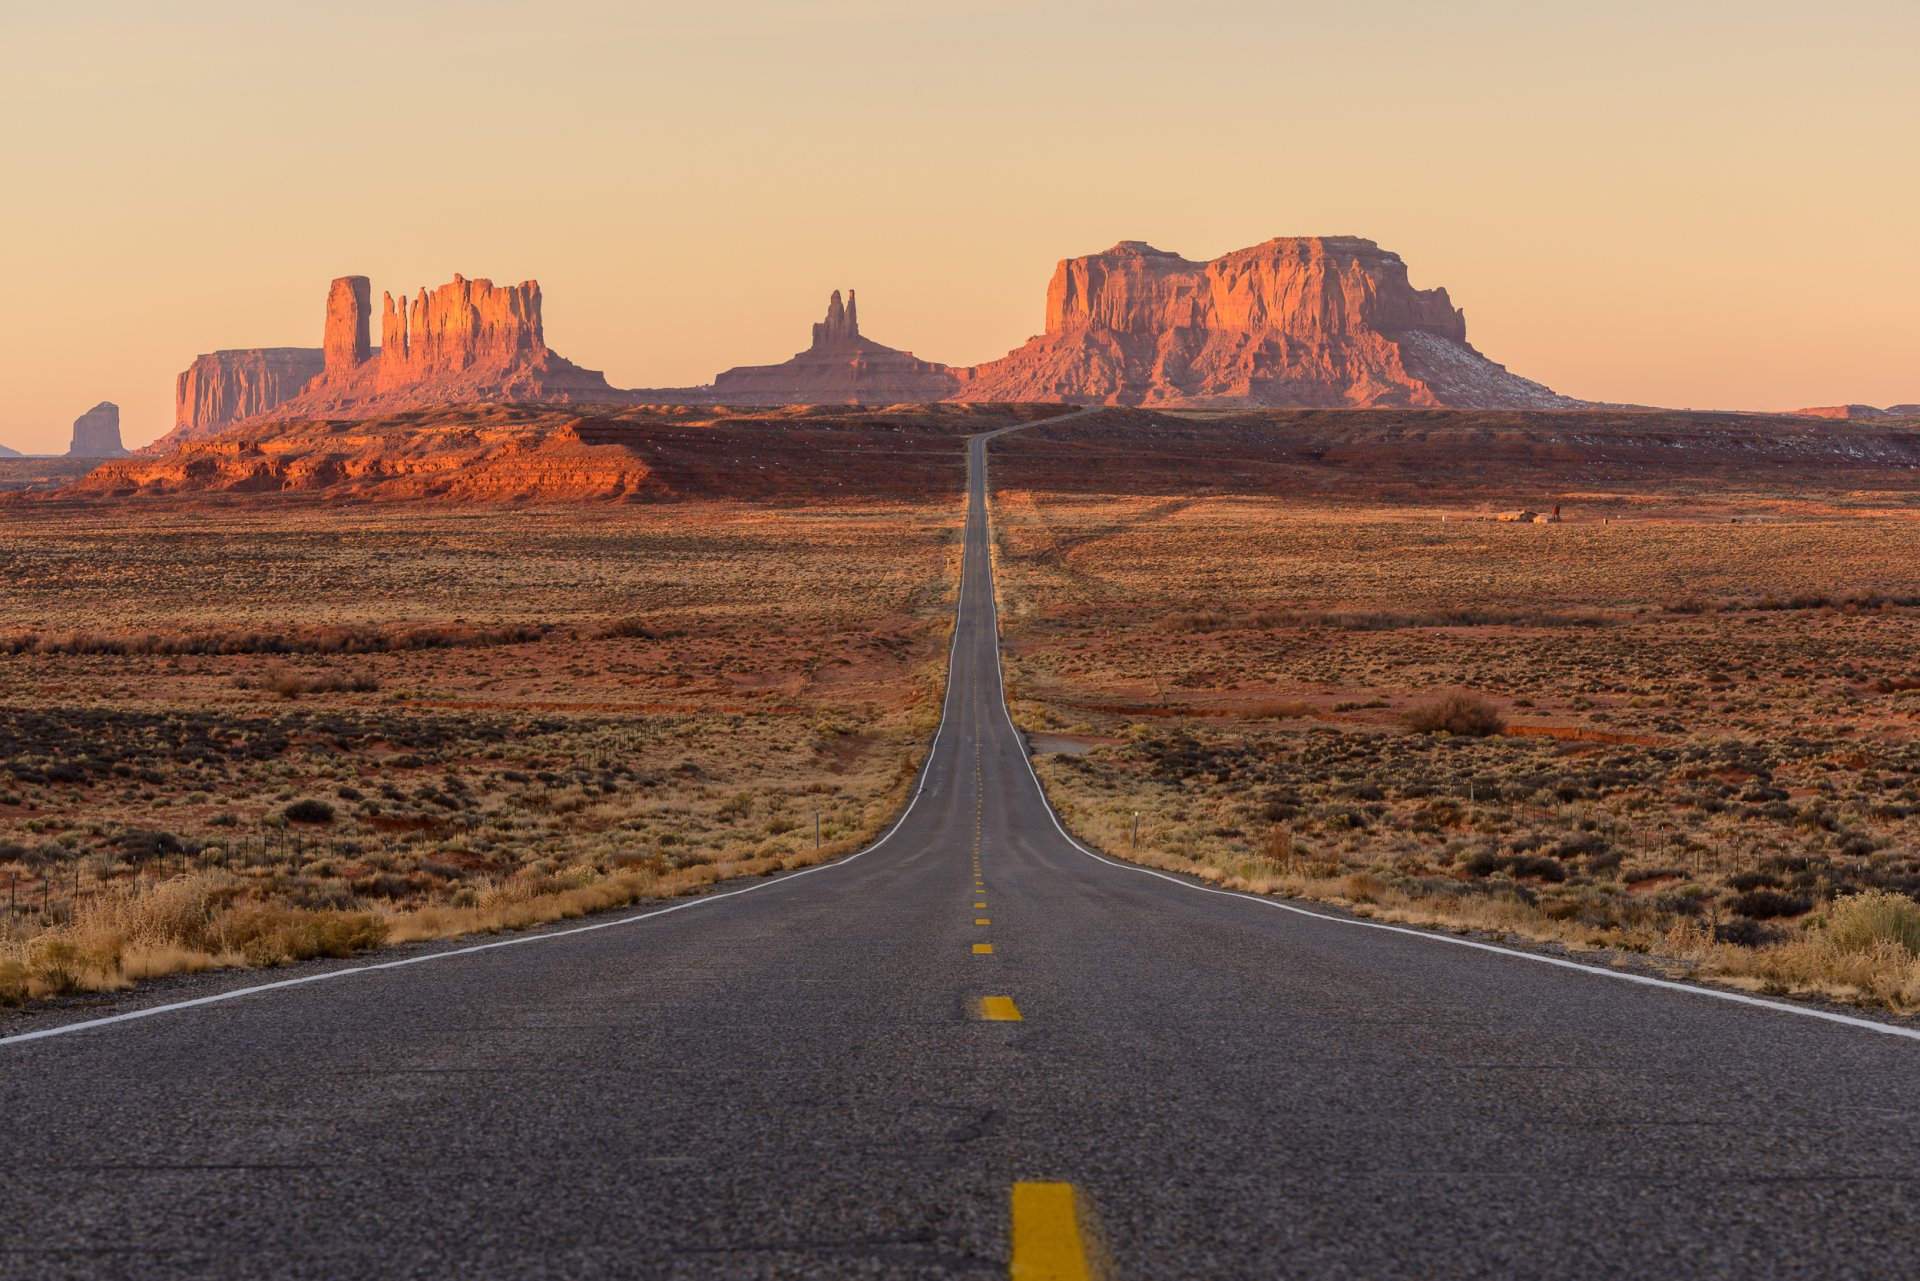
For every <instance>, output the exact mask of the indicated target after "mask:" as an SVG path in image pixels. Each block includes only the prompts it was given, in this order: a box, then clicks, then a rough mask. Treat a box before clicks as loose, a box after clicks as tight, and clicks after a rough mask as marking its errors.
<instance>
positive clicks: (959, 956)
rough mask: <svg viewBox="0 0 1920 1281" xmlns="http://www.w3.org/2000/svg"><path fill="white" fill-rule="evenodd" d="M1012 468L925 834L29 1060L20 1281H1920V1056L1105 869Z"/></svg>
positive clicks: (1698, 997)
mask: <svg viewBox="0 0 1920 1281" xmlns="http://www.w3.org/2000/svg"><path fill="white" fill-rule="evenodd" d="M986 443H987V442H986V440H985V439H984V438H981V439H976V440H975V441H974V442H973V444H972V447H971V452H970V468H969V488H970V503H969V509H968V517H967V527H966V535H965V537H966V558H965V568H964V571H963V581H962V590H961V600H960V605H959V610H958V617H957V620H956V624H955V628H956V630H955V637H954V645H953V653H952V666H951V671H950V679H949V682H948V690H947V695H946V705H945V709H944V717H943V721H942V724H941V728H940V731H939V735H938V738H937V739H936V741H935V744H934V746H933V748H932V750H931V752H930V754H929V756H928V759H927V762H926V765H925V767H924V770H923V773H922V775H921V778H920V780H919V788H918V792H917V795H916V796H915V798H914V800H913V803H912V805H911V806H910V808H909V809H908V810H907V812H906V813H905V814H904V816H903V817H902V818H901V819H900V820H899V822H898V823H897V824H896V826H895V827H894V828H893V829H892V830H891V831H890V832H889V833H888V834H887V835H886V836H885V837H884V838H883V839H882V840H881V841H880V842H878V843H877V844H876V845H874V846H872V847H870V848H869V849H868V850H866V851H865V852H862V853H860V854H857V855H853V856H850V857H847V858H844V859H842V860H840V861H838V862H836V863H832V864H827V865H824V866H822V867H818V868H814V869H809V870H806V871H801V872H796V873H791V874H787V875H785V876H782V877H777V878H770V879H765V880H759V881H754V882H750V883H745V884H740V883H734V884H726V885H721V886H719V887H716V889H715V890H713V891H712V892H711V893H709V894H707V895H705V896H703V897H701V898H697V899H690V900H676V901H673V902H670V903H666V904H655V905H650V906H647V907H643V908H638V909H634V910H632V911H629V912H626V913H621V914H617V915H615V916H612V917H606V918H598V919H595V920H592V921H590V922H589V923H588V924H587V925H586V926H585V927H584V928H583V927H581V926H579V925H574V926H572V927H566V928H556V929H550V930H547V931H544V932H540V933H536V934H531V935H525V936H516V937H514V938H512V939H508V940H496V941H493V942H492V943H490V944H487V945H483V946H480V947H474V946H472V945H459V944H454V945H447V946H444V947H442V948H440V949H438V950H437V951H430V952H427V953H424V954H416V955H415V956H409V957H407V958H406V959H405V960H404V961H403V962H402V963H399V964H383V963H382V961H381V958H379V957H377V956H376V957H375V958H374V959H373V960H372V961H371V962H369V961H365V960H362V961H356V962H347V963H339V962H336V963H332V964H330V965H325V966H317V967H305V968H295V969H293V970H289V971H285V972H281V973H270V974H267V975H265V976H262V975H260V974H257V973H256V974H236V975H231V976H224V977H222V978H220V979H219V980H218V981H210V980H200V981H199V983H200V986H198V987H196V988H195V989H194V991H195V992H196V994H198V993H205V992H214V993H216V994H222V993H237V994H235V995H231V996H230V998H229V999H214V1000H211V1001H207V1002H205V1003H197V1004H184V1005H183V1004H181V1003H180V1001H179V997H178V995H177V990H176V995H174V996H172V997H169V996H168V995H166V992H167V989H166V987H165V985H160V986H157V987H155V988H153V989H150V990H149V991H148V992H146V993H143V994H136V995H134V996H132V997H126V998H118V999H116V1000H115V1001H114V1002H112V1003H111V1004H110V1005H109V1006H108V1007H107V1009H106V1011H105V1012H104V1013H103V1014H100V1015H96V1016H95V1017H93V1018H90V1019H86V1020H85V1022H86V1024H87V1025H86V1026H76V1024H75V1022H74V1020H75V1019H76V1018H77V1017H80V1016H76V1015H74V1014H73V1013H71V1012H68V1013H65V1014H59V1015H51V1014H50V1015H46V1016H42V1017H39V1018H37V1019H27V1020H24V1021H21V1020H16V1021H15V1022H14V1023H13V1024H12V1025H11V1026H10V1027H9V1028H8V1031H9V1032H11V1033H12V1035H11V1036H10V1037H6V1038H0V1133H4V1136H5V1150H4V1156H3V1157H0V1277H7V1278H29V1277H35V1278H37V1277H128V1278H169V1277H194V1278H213V1277H235V1278H254V1277H298V1278H359V1277H461V1278H481V1277H489V1278H490V1277H500V1278H539V1277H598V1276H617V1277H668V1278H679V1277H687V1278H694V1277H991V1276H1006V1275H1008V1274H1009V1272H1010V1271H1011V1274H1012V1275H1013V1276H1016V1277H1023V1278H1068V1277H1077V1276H1089V1275H1102V1274H1103V1270H1104V1274H1106V1275H1112V1276H1119V1277H1126V1278H1159V1277H1169V1278H1186V1277H1352V1278H1386V1277H1422V1278H1425V1277H1542V1278H1545V1277H1660V1278H1668V1277H1672V1278H1690V1277H1729V1278H1734V1277H1738V1278H1758V1277H1848V1278H1862V1277H1888V1278H1894V1277H1911V1276H1915V1275H1920V1042H1916V1040H1915V1039H1914V1038H1913V1037H1912V1036H1910V1035H1904V1034H1896V1033H1889V1032H1886V1031H1882V1030H1875V1028H1874V1026H1873V1025H1872V1024H1869V1023H1867V1022H1865V1021H1864V1020H1862V1021H1859V1022H1858V1023H1856V1022H1848V1021H1844V1020H1835V1019H1832V1018H1824V1017H1817V1016H1813V1015H1809V1014H1807V1013H1796V1012H1793V1011H1792V1010H1790V1009H1786V1008H1781V1007H1778V1006H1771V1005H1769V1004H1766V1003H1746V1002H1742V1001H1739V1000H1737V999H1733V1000H1730V999H1723V998H1720V997H1714V996H1709V995H1703V994H1702V993H1701V992H1700V991H1698V990H1690V989H1684V988H1680V987H1678V986H1664V987H1663V986H1658V985H1654V984H1649V983H1644V982H1635V981H1631V980H1626V979H1622V978H1620V977H1618V976H1616V975H1609V974H1605V973H1598V972H1595V971H1591V970H1587V969H1583V968H1579V967H1575V966H1569V965H1559V964H1550V963H1545V962H1542V961H1540V960H1538V959H1528V958H1526V957H1523V956H1518V955H1514V954H1511V953H1505V952H1502V951H1499V950H1497V949H1491V948H1484V947H1473V946H1465V945H1462V944H1461V943H1460V942H1459V941H1458V940H1453V939H1450V938H1449V937H1448V936H1444V935H1432V934H1422V933H1418V932H1414V931H1396V930H1390V929H1380V928H1374V927H1371V926H1367V925H1357V924H1355V923H1353V922H1352V921H1350V920H1342V919H1326V918H1323V917H1320V916H1316V915H1312V914H1308V913H1306V912H1303V911H1300V910H1292V909H1290V908H1289V907H1287V906H1276V905H1275V904H1274V903H1273V902H1272V901H1266V902H1262V901H1256V900H1254V899H1250V898H1247V897H1243V896H1238V895H1232V894H1225V893H1219V892H1208V891H1207V889H1206V888H1205V887H1204V886H1203V885H1202V883H1200V882H1198V881H1189V880H1186V879H1183V878H1179V877H1173V876H1168V875H1165V874H1157V873H1153V872H1149V871H1147V870H1144V869H1140V868H1136V867H1131V866H1127V865H1123V864H1119V863H1114V862H1110V861H1107V860H1105V859H1102V858H1099V857H1096V856H1094V855H1093V854H1091V853H1089V852H1087V851H1085V850H1083V849H1081V848H1080V847H1078V846H1077V845H1075V844H1074V843H1072V842H1071V841H1070V840H1069V839H1068V838H1067V837H1066V836H1065V834H1064V833H1063V832H1062V831H1061V830H1060V829H1059V827H1058V826H1057V825H1056V823H1055V821H1054V818H1053V816H1052V814H1051V812H1050V811H1049V809H1048V807H1047V805H1046V802H1045V800H1044V799H1043V798H1042V796H1041V793H1040V790H1039V787H1038V784H1037V783H1036V782H1035V779H1034V776H1033V774H1032V772H1031V770H1030V769H1029V767H1028V763H1027V757H1026V749H1025V745H1024V743H1023V742H1022V740H1021V737H1020V735H1019V734H1018V733H1017V732H1015V730H1014V729H1013V727H1012V725H1011V723H1010V722H1009V720H1008V718H1007V714H1006V710H1005V707H1004V704H1003V702H1002V693H1001V679H1000V667H999V658H998V636H997V625H996V619H995V613H994V607H993V592H992V578H991V574H992V571H991V566H990V558H989V555H988V526H987V511H986V503H985V494H986V489H985V479H986V478H985V467H986ZM420 955H424V956H425V958H426V959H418V956H420ZM320 974H328V975H331V976H332V977H328V978H325V979H316V978H315V977H314V976H316V975H320ZM286 978H292V979H294V980H296V981H294V982H292V983H290V984H282V983H281V980H283V979H286ZM302 980H305V981H302ZM263 984H264V985H265V986H263ZM169 1001H171V1002H173V1004H171V1005H169V1004H168V1002H169ZM128 1014H131V1015H135V1016H136V1017H125V1015H128ZM62 1020H65V1022H64V1023H63V1022H62ZM63 1028H64V1029H66V1030H61V1029H63ZM48 1031H51V1032H53V1033H54V1034H53V1035H40V1036H37V1038H36V1039H26V1038H25V1037H24V1036H23V1035H22V1032H25V1033H27V1034H29V1035H31V1034H33V1033H35V1032H48ZM1903 1031H1904V1030H1903Z"/></svg>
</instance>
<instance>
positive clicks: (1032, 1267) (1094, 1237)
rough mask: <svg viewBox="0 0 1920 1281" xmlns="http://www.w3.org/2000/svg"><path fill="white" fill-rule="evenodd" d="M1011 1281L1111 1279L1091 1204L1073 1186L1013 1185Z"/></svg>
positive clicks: (1009, 1262) (1055, 1184) (1046, 1184)
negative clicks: (1108, 1277)
mask: <svg viewBox="0 0 1920 1281" xmlns="http://www.w3.org/2000/svg"><path fill="white" fill-rule="evenodd" d="M1007 1275H1008V1276H1009V1277H1011V1278H1013V1281H1094V1279H1095V1278H1100V1277H1107V1276H1111V1275H1112V1269H1111V1268H1110V1267H1108V1265H1107V1259H1106V1252H1105V1250H1103V1249H1102V1248H1101V1244H1100V1228H1099V1223H1098V1221H1097V1220H1096V1219H1095V1218H1094V1215H1093V1208H1092V1206H1091V1205H1090V1204H1089V1203H1088V1201H1087V1198H1086V1197H1084V1196H1082V1195H1081V1194H1080V1191H1079V1189H1077V1188H1075V1187H1074V1186H1073V1184H1071V1183H1016V1184H1014V1185H1013V1257H1012V1258H1011V1259H1010V1260H1009V1261H1008V1267H1007Z"/></svg>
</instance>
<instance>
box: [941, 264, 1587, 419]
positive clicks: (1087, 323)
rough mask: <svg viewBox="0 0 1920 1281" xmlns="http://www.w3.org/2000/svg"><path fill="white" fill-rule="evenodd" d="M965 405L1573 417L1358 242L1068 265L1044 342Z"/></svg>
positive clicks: (1057, 276) (1061, 270) (1432, 292)
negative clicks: (1456, 411)
mask: <svg viewBox="0 0 1920 1281" xmlns="http://www.w3.org/2000/svg"><path fill="white" fill-rule="evenodd" d="M958 373H959V376H960V378H961V387H960V389H959V391H958V392H957V393H956V398H957V399H962V400H1074V401H1083V402H1086V401H1092V402H1100V403H1105V404H1119V405H1208V406H1216V407H1254V406H1262V405H1272V406H1286V407H1303V408H1304V407H1341V406H1356V407H1357V406H1409V407H1414V406H1424V407H1453V408H1474V409H1565V408H1574V407H1577V406H1579V405H1581V404H1582V403H1583V402H1581V401H1577V400H1573V399H1571V398H1569V397H1566V396H1561V395H1558V394H1556V393H1555V392H1553V391H1551V390H1550V389H1548V388H1546V387H1543V386H1541V385H1540V384H1539V383H1536V382H1532V381H1530V380H1528V379H1525V378H1522V377H1520V376H1519V375H1517V374H1513V373H1509V372H1508V371H1507V369H1506V368H1505V367H1504V366H1502V365H1497V364H1495V363H1494V362H1493V361H1491V360H1488V359H1487V358H1486V357H1485V356H1482V355H1481V354H1480V353H1479V352H1478V351H1476V350H1474V348H1473V347H1472V346H1471V345H1470V344H1469V343H1468V342H1467V326H1466V318H1465V316H1464V314H1463V313H1462V312H1461V311H1460V310H1459V309H1458V308H1456V307H1455V306H1454V305H1453V302H1452V300H1451V299H1449V298H1448V297H1447V291H1446V290H1444V289H1415V288H1414V287H1413V286H1412V285H1411V284H1410V283H1408V279H1407V267H1406V264H1405V263H1403V262H1402V261H1401V260H1400V257H1399V255H1398V254H1394V253H1391V252H1388V251H1387V250H1384V249H1382V248H1380V246H1378V245H1376V244H1375V243H1374V242H1373V241H1371V240H1362V239H1359V238H1358V237H1352V236H1324V237H1323V236H1302V237H1282V238H1280V239H1276V240H1269V241H1267V242H1266V243H1265V244H1260V245H1255V246H1253V247H1252V248H1250V249H1239V250H1235V251H1234V252H1233V253H1230V254H1223V255H1222V256H1221V257H1218V258H1215V259H1213V260H1212V261H1211V262H1192V261H1189V260H1188V259H1185V258H1182V257H1181V256H1180V255H1178V254H1173V253H1168V252H1166V251H1164V250H1160V249H1155V248H1154V247H1153V246H1151V245H1148V244H1145V243H1143V242H1141V241H1137V240H1124V241H1121V242H1120V243H1119V244H1117V245H1115V246H1114V247H1113V248H1111V249H1109V250H1107V251H1106V252H1105V253H1098V254H1091V255H1088V256H1087V257H1084V258H1068V259H1065V260H1063V261H1062V262H1061V263H1060V264H1059V266H1057V267H1056V268H1055V269H1054V273H1053V281H1052V283H1051V284H1050V285H1049V286H1048V287H1047V310H1046V331H1045V332H1044V333H1042V334H1041V335H1040V336H1038V337H1036V338H1033V339H1031V340H1029V341H1028V342H1027V344H1026V345H1025V346H1023V347H1021V348H1019V349H1017V350H1015V351H1013V352H1011V353H1009V354H1008V355H1007V356H1005V357H1003V358H1002V359H1000V360H996V361H990V362H988V363H987V364H984V365H979V366H976V367H974V368H971V369H963V370H960V371H958Z"/></svg>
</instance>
